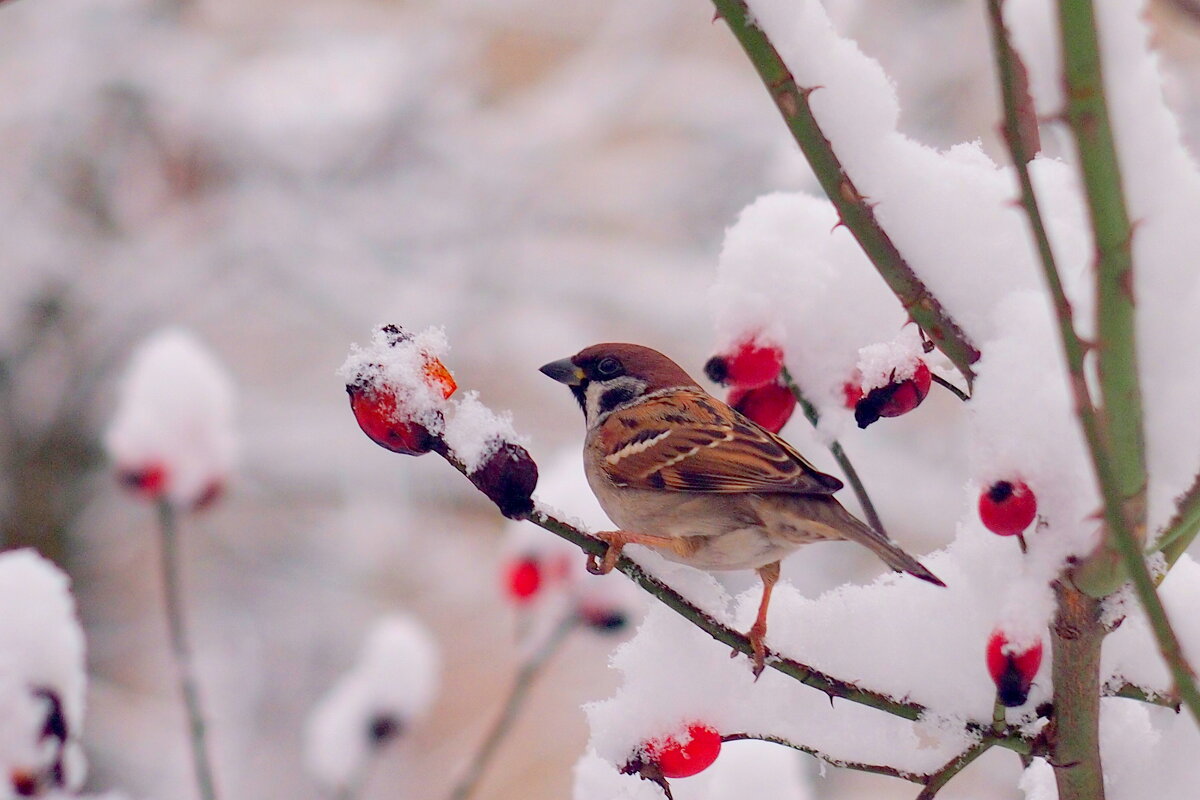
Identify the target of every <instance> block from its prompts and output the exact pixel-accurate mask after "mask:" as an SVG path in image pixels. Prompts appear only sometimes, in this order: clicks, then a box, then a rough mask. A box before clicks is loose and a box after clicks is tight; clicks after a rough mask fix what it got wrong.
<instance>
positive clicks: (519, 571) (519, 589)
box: [504, 557, 542, 603]
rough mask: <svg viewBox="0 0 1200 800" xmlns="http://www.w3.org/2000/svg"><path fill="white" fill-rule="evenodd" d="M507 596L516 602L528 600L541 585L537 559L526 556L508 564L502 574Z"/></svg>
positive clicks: (540, 571) (540, 573) (540, 572)
mask: <svg viewBox="0 0 1200 800" xmlns="http://www.w3.org/2000/svg"><path fill="white" fill-rule="evenodd" d="M504 585H505V587H506V588H507V589H508V596H509V597H511V598H512V599H513V600H514V601H516V602H517V603H525V602H527V601H528V600H530V599H531V598H532V597H533V596H534V595H535V594H537V592H538V589H540V588H541V586H542V570H541V567H539V566H538V562H537V559H535V558H532V557H526V558H521V559H518V560H516V561H514V562H512V563H511V564H509V565H508V568H507V569H506V571H505V575H504Z"/></svg>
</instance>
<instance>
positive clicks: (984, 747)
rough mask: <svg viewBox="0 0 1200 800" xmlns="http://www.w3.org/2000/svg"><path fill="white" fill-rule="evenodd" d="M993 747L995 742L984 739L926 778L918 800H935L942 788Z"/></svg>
mask: <svg viewBox="0 0 1200 800" xmlns="http://www.w3.org/2000/svg"><path fill="white" fill-rule="evenodd" d="M992 745H993V742H990V741H988V740H987V739H984V740H982V741H980V742H979V743H978V744H975V745H973V746H971V747H969V748H967V749H966V750H964V751H963V752H962V753H961V754H959V755H958V756H956V757H955V758H953V759H951V760H950V761H948V762H947V763H946V766H944V767H942V768H941V769H939V770H938V771H937V772H935V773H933V774H932V775H928V776H926V779H925V788H924V789H922V790H921V793H920V794H918V795H917V798H916V800H933V798H934V797H935V796H936V795H937V793H938V792H940V791H941V790H942V788H943V787H944V786H945V785H946V784H947V783H949V782H950V779H951V778H953V777H954V776H955V775H957V774H958V773H960V772H962V771H963V770H964V769H966V768H967V767H968V766H969V765H970V764H971V762H973V761H974V760H975V759H977V758H979V757H980V756H981V755H983V754H984V753H986V752H987V751H988V750H989V749H990V748H991V747H992Z"/></svg>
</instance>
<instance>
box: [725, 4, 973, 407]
mask: <svg viewBox="0 0 1200 800" xmlns="http://www.w3.org/2000/svg"><path fill="white" fill-rule="evenodd" d="M713 5H714V6H716V9H717V13H718V15H719V16H720V17H722V18H724V20H725V22H726V23H727V24H728V25H729V30H730V31H731V32H732V33H733V35H734V37H735V38H736V39H737V40H738V43H739V44H741V46H742V49H743V50H744V51H745V52H746V56H747V57H748V58H749V59H750V61H751V63H753V64H754V68H755V69H756V70H757V71H758V74H759V77H760V78H761V79H762V82H763V84H764V85H765V86H766V88H767V90H768V91H769V92H770V94H771V99H772V100H774V101H775V105H776V106H777V107H778V108H779V111H780V113H781V114H782V115H783V119H784V122H786V123H787V126H788V130H790V131H791V133H792V137H793V138H794V139H795V140H796V143H797V144H798V145H800V150H801V151H802V152H803V153H804V156H805V158H806V159H807V160H808V163H809V166H810V167H812V171H813V174H814V175H816V177H817V180H818V181H819V182H820V184H821V188H822V189H824V190H825V194H826V195H827V196H828V197H829V200H830V202H832V203H833V205H834V207H835V208H837V211H838V215H839V218H840V219H841V222H842V224H843V225H845V226H846V228H847V229H848V230H849V231H850V233H851V234H852V235H853V236H854V238H855V239H856V240H857V241H858V244H859V246H860V247H861V248H862V249H863V252H864V253H865V254H866V256H867V258H869V259H870V260H871V263H872V264H874V265H875V269H876V270H877V271H878V272H879V275H880V276H881V277H882V278H883V280H884V281H885V282H886V283H887V285H888V287H889V288H891V290H892V292H893V293H894V294H895V295H896V297H897V298H898V299H899V300H900V303H901V305H903V306H904V309H905V310H906V311H907V312H908V314H909V316H910V317H912V319H913V321H914V322H916V323H917V324H918V325H919V326H920V327H921V328H922V330H924V331H925V332H926V333H927V334H928V335H929V337H930V338H931V339H932V340H933V342H934V343H935V344H936V345H937V347H938V349H940V350H941V351H942V352H943V353H945V354H946V357H947V358H949V359H950V361H951V362H952V363H953V364H954V366H955V367H957V368H958V371H959V372H961V373H962V374H963V377H964V378H966V381H967V385H968V386H969V385H970V384H971V383H972V381H973V380H974V377H975V373H974V371H973V370H972V369H971V365H972V364H974V363H975V362H976V361H978V360H979V351H978V350H976V349H975V346H974V345H973V344H972V343H971V342H970V340H969V339H968V338H967V336H966V334H965V333H964V332H963V330H962V329H961V328H960V327H959V326H958V324H957V323H956V322H955V321H954V319H953V318H952V317H951V316H950V314H949V312H947V311H946V309H945V308H944V307H943V306H942V304H941V303H940V302H939V301H938V299H937V298H936V297H934V296H933V294H932V293H931V292H930V291H929V289H928V287H926V286H925V284H924V283H923V282H922V281H921V279H920V278H918V277H917V275H916V273H914V272H913V270H912V268H911V267H910V266H909V265H908V263H907V262H906V261H905V260H904V257H903V256H902V255H901V254H900V251H899V249H897V247H896V245H895V243H894V242H893V241H892V240H891V237H889V236H888V234H887V232H886V231H884V230H883V228H882V227H881V226H880V224H879V221H878V220H876V218H875V212H874V209H873V204H872V203H871V201H870V200H869V199H868V198H866V197H864V196H863V195H862V194H861V193H860V192H859V191H858V189H857V187H856V186H855V184H854V181H853V180H852V179H851V177H850V176H849V175H847V174H846V171H845V170H844V169H843V168H842V164H841V161H840V160H839V159H838V157H837V154H836V153H834V151H833V146H832V145H831V144H830V142H829V140H828V139H827V138H826V137H825V133H824V131H823V130H822V129H821V126H820V125H819V124H818V123H817V120H816V118H815V117H814V116H813V113H812V109H811V108H810V107H809V103H808V96H809V94H810V93H811V92H813V91H816V90H817V87H803V88H802V87H800V86H797V84H796V80H795V78H793V77H792V74H791V72H790V71H789V69H788V67H787V65H786V64H785V63H784V61H783V58H782V57H781V56H780V55H779V52H778V51H777V50H776V49H775V46H774V45H773V44H772V43H771V41H770V39H768V38H767V35H766V33H764V32H763V30H762V29H761V28H759V27H758V26H757V25H756V24H754V22H753V20H752V19H751V18H750V16H749V13H748V11H747V9H746V4H745V2H743V0H713Z"/></svg>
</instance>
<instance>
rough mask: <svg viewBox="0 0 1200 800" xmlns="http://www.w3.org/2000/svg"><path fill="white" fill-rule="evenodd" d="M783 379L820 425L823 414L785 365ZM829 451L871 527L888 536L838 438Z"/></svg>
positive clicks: (809, 414) (813, 420) (797, 400)
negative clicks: (806, 395)
mask: <svg viewBox="0 0 1200 800" xmlns="http://www.w3.org/2000/svg"><path fill="white" fill-rule="evenodd" d="M783 380H784V383H786V384H787V387H788V389H790V390H791V392H792V396H793V397H795V398H796V402H797V403H798V404H799V405H800V408H801V409H802V410H803V411H804V416H805V417H806V418H807V419H808V421H809V423H810V424H811V425H812V426H813V428H817V427H819V425H820V423H821V415H820V414H819V413H817V408H816V406H814V405H813V404H812V403H810V402H809V401H808V398H807V397H805V396H804V392H802V391H800V386H799V384H797V383H796V381H795V380H794V379H793V378H792V374H791V373H790V372H788V370H787V368H786V367H785V368H784V370H783ZM828 447H829V452H830V454H831V455H832V456H833V460H834V461H836V462H837V464H838V466H839V467H840V468H841V470H842V474H843V475H845V476H846V482H847V483H849V484H850V488H851V489H852V490H853V491H854V496H855V497H857V498H858V504H859V505H860V506H862V510H863V514H865V515H866V517H867V522H869V523H870V525H871V527H872V528H874V529H875V530H877V531H879V532H880V533H882V534H883V535H884V536H887V529H886V528H884V527H883V520H882V519H880V518H879V512H878V511H876V510H875V504H874V503H872V502H871V497H870V495H868V494H867V487H866V486H864V485H863V482H862V478H860V477H858V470H856V469H855V468H854V465H853V464H852V463H850V457H849V456H848V455H846V451H845V450H843V449H842V446H841V444H839V443H838V442H837V441H836V440H835V441H832V442H830V443H829V445H828Z"/></svg>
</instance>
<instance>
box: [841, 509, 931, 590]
mask: <svg viewBox="0 0 1200 800" xmlns="http://www.w3.org/2000/svg"><path fill="white" fill-rule="evenodd" d="M838 510H839V511H840V512H841V513H840V514H838V516H839V517H840V519H839V522H841V523H843V525H842V526H840V527H841V528H842V532H843V534H844V535H845V536H846V538H847V539H849V540H851V541H854V542H858V543H859V544H861V545H863V546H865V547H866V548H867V549H869V550H870V551H871V552H872V553H874V554H875V555H877V556H879V557H880V558H881V559H883V562H884V563H885V564H887V565H888V566H889V567H891V568H892V569H894V570H897V571H898V572H907V573H908V574H909V575H912V576H913V577H915V578H920V579H921V580H923V581H929V582H930V583H932V584H934V585H935V586H945V585H946V584H944V583H942V581H941V579H940V578H938V576H936V575H934V574H933V573H932V572H930V571H929V570H927V569H926V568H925V567H924V565H922V564H921V562H920V561H917V560H916V559H915V558H913V557H912V556H910V555H909V554H908V553H906V552H904V551H903V550H901V549H900V548H899V547H898V546H897V545H896V543H895V542H893V541H892V540H891V539H889V538H887V537H886V536H884V535H883V534H882V533H880V532H879V531H877V530H875V529H874V528H872V527H871V526H869V525H867V524H866V523H864V522H862V521H861V520H859V519H858V518H857V517H855V516H854V515H853V514H851V513H850V512H849V511H847V510H846V509H844V508H842V507H841V504H838Z"/></svg>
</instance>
